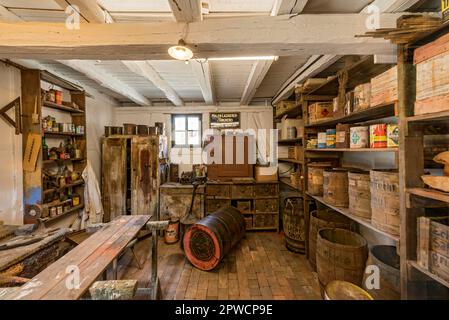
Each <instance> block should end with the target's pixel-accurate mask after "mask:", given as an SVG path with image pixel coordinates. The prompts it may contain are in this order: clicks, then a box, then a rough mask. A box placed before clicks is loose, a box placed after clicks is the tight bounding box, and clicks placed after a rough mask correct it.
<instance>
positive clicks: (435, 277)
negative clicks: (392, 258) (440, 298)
mask: <svg viewBox="0 0 449 320" xmlns="http://www.w3.org/2000/svg"><path fill="white" fill-rule="evenodd" d="M407 263H408V265H409V266H411V267H413V268H414V269H416V270H418V271H419V272H421V273H423V274H425V275H426V276H428V277H429V278H431V279H432V280H435V281H437V282H438V283H440V284H442V285H443V286H445V287H446V288H449V282H447V281H446V280H444V279H442V278H440V277H439V276H437V275H436V274H433V273H432V272H430V271H429V270H426V269H424V268H423V267H421V266H420V265H419V264H418V262H416V261H407Z"/></svg>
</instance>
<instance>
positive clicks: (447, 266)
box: [417, 217, 449, 282]
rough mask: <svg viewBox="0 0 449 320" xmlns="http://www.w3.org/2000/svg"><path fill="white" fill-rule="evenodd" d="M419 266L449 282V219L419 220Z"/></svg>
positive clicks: (422, 218)
mask: <svg viewBox="0 0 449 320" xmlns="http://www.w3.org/2000/svg"><path fill="white" fill-rule="evenodd" d="M417 248H418V249H417V250H418V252H417V256H418V264H419V265H420V266H421V267H422V268H424V269H426V270H428V271H430V272H431V273H433V274H435V275H437V276H438V277H440V278H441V279H443V280H445V281H448V282H449V217H442V218H426V217H420V218H418V247H417Z"/></svg>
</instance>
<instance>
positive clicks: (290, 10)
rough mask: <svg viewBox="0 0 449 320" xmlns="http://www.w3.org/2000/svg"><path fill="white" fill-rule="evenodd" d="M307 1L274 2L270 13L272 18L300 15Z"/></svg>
mask: <svg viewBox="0 0 449 320" xmlns="http://www.w3.org/2000/svg"><path fill="white" fill-rule="evenodd" d="M307 2H309V0H276V2H275V3H274V6H273V10H272V11H271V15H272V16H280V15H284V14H297V13H301V12H302V11H303V10H304V8H305V6H306V5H307Z"/></svg>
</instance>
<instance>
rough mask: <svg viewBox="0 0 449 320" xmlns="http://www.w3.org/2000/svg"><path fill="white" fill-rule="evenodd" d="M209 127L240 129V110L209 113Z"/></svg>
mask: <svg viewBox="0 0 449 320" xmlns="http://www.w3.org/2000/svg"><path fill="white" fill-rule="evenodd" d="M210 128H211V129H240V112H214V113H211V114H210Z"/></svg>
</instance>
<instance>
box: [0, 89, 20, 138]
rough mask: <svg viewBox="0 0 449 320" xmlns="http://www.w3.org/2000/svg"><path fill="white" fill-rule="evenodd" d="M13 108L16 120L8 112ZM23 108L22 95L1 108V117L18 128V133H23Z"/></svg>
mask: <svg viewBox="0 0 449 320" xmlns="http://www.w3.org/2000/svg"><path fill="white" fill-rule="evenodd" d="M12 108H14V112H15V114H14V118H15V120H13V119H11V117H10V116H9V115H8V114H7V112H8V111H9V110H10V109H12ZM21 110H22V108H21V104H20V97H18V98H17V99H15V100H14V101H12V102H11V103H8V104H7V105H6V106H4V107H3V108H1V109H0V118H2V119H3V120H4V121H5V122H6V123H7V124H9V125H11V126H13V127H14V128H15V129H16V134H17V135H19V134H21V133H22V120H21V113H22V112H21Z"/></svg>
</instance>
